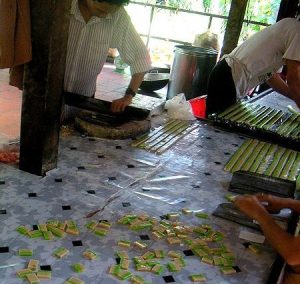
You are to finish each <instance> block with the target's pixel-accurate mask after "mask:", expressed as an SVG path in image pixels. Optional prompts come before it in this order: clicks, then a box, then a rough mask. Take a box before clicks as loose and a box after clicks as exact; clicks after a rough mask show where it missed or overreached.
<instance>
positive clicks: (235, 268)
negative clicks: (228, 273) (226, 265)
mask: <svg viewBox="0 0 300 284" xmlns="http://www.w3.org/2000/svg"><path fill="white" fill-rule="evenodd" d="M232 268H233V269H234V270H235V271H236V272H242V270H241V269H240V268H239V267H238V266H232Z"/></svg>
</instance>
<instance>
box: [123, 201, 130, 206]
mask: <svg viewBox="0 0 300 284" xmlns="http://www.w3.org/2000/svg"><path fill="white" fill-rule="evenodd" d="M122 205H123V207H129V206H131V204H130V202H122Z"/></svg>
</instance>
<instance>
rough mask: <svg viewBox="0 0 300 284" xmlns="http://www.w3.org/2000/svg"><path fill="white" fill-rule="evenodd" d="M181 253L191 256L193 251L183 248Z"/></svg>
mask: <svg viewBox="0 0 300 284" xmlns="http://www.w3.org/2000/svg"><path fill="white" fill-rule="evenodd" d="M183 253H184V255H185V256H192V255H194V253H193V252H192V250H190V249H188V250H184V251H183Z"/></svg>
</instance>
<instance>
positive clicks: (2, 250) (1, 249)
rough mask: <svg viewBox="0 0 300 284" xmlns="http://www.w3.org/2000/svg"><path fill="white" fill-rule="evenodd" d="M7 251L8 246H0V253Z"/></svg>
mask: <svg viewBox="0 0 300 284" xmlns="http://www.w3.org/2000/svg"><path fill="white" fill-rule="evenodd" d="M6 252H9V247H0V253H6Z"/></svg>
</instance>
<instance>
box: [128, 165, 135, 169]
mask: <svg viewBox="0 0 300 284" xmlns="http://www.w3.org/2000/svg"><path fill="white" fill-rule="evenodd" d="M127 167H128V169H133V168H135V166H134V165H127Z"/></svg>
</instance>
